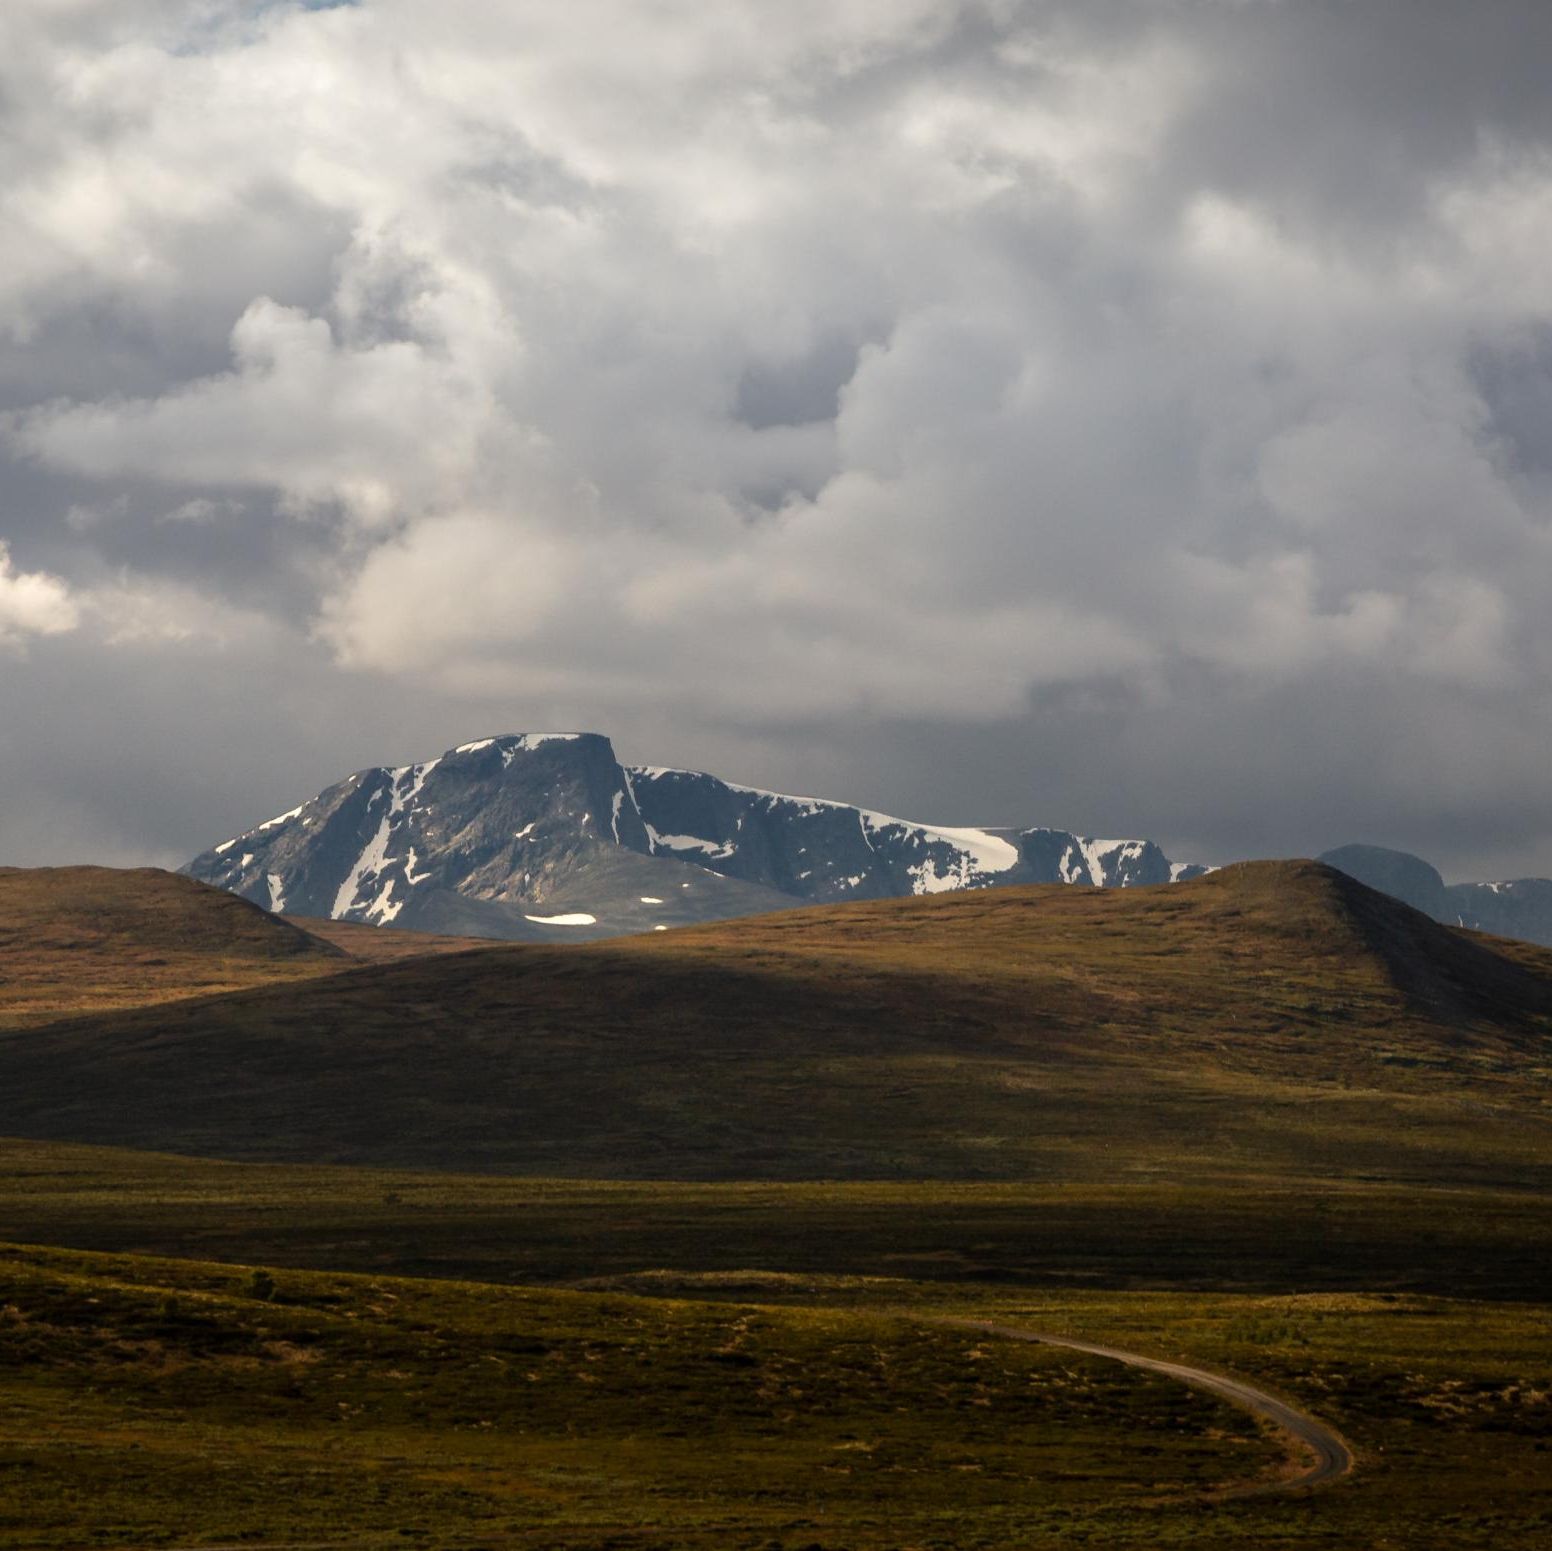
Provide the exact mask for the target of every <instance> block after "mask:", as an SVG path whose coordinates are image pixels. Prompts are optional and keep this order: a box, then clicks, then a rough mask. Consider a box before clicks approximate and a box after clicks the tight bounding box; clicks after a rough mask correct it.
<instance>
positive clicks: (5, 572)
mask: <svg viewBox="0 0 1552 1551" xmlns="http://www.w3.org/2000/svg"><path fill="white" fill-rule="evenodd" d="M80 618H81V615H80V610H79V609H78V608H77V606H76V603H75V600H74V599H73V598H72V597H71V596H70V590H69V588H68V587H66V586H65V584H64V583H63V582H62V581H60V580H59V578H58V577H56V576H48V575H46V574H45V573H44V572H42V571H18V570H17V569H16V567H15V565H14V564H13V563H12V561H11V552H10V550H9V548H8V547H7V546H6V545H5V544H3V543H0V647H11V648H15V647H18V646H20V645H21V644H22V642H24V641H25V640H26V639H27V638H28V637H29V636H41V635H62V634H64V633H65V632H66V631H69V630H74V629H75V627H76V626H77V625H78V624H79V623H80Z"/></svg>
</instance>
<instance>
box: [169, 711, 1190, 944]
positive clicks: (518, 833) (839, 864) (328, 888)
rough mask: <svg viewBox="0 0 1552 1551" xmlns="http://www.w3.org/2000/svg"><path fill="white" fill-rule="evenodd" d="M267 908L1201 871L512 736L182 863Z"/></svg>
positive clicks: (654, 899) (713, 894)
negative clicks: (935, 821) (914, 818)
mask: <svg viewBox="0 0 1552 1551" xmlns="http://www.w3.org/2000/svg"><path fill="white" fill-rule="evenodd" d="M184 870H185V871H186V872H188V873H189V874H190V875H191V876H193V877H196V878H199V879H201V880H202V881H205V882H208V883H212V884H215V885H217V886H218V887H222V888H226V889H229V890H231V891H232V892H234V893H237V894H240V895H242V896H243V897H245V898H247V899H251V900H253V901H254V902H255V903H257V904H260V905H262V906H264V907H265V908H266V909H270V910H274V911H276V912H277V913H278V912H285V913H289V914H301V915H308V916H320V917H329V918H332V919H336V920H347V921H363V922H368V923H372V924H376V925H396V926H407V927H415V928H417V929H420V930H433V931H454V932H470V933H476V934H481V935H486V936H491V937H499V938H507V939H514V940H520V941H521V940H527V941H544V940H553V939H555V938H556V937H558V936H559V937H563V938H572V939H575V938H587V937H601V936H617V935H624V934H629V933H634V932H641V931H648V930H653V929H665V930H666V929H668V928H670V927H674V926H682V925H688V924H693V923H695V922H699V921H708V920H724V919H727V918H729V917H733V916H742V915H752V914H761V913H764V912H767V911H771V910H786V909H792V908H795V907H797V906H801V905H805V904H819V903H834V902H837V901H840V900H847V899H880V898H893V897H898V896H902V895H911V894H930V893H938V892H943V891H947V890H959V889H965V888H982V887H989V886H992V885H994V884H998V885H1000V884H1010V883H1041V882H1051V883H1056V882H1060V883H1086V884H1090V885H1093V886H1098V887H1127V886H1131V885H1135V884H1145V883H1163V882H1170V881H1175V880H1178V879H1180V878H1185V877H1192V876H1197V875H1199V874H1200V873H1202V872H1204V871H1206V870H1207V869H1205V868H1201V867H1198V866H1194V865H1191V864H1181V863H1175V862H1171V861H1170V859H1169V858H1168V857H1167V856H1165V854H1164V853H1163V851H1162V850H1160V849H1159V847H1158V846H1157V845H1155V844H1154V843H1153V842H1152V841H1148V840H1132V839H1125V840H1099V839H1094V838H1092V837H1087V836H1081V835H1077V834H1073V833H1071V832H1069V831H1066V830H1055V829H1047V828H1038V827H1034V828H1027V829H1018V828H988V829H975V828H963V827H951V826H940V825H933V824H923V823H917V822H914V821H911V820H906V819H898V818H895V817H894V816H892V815H889V814H884V813H880V812H877V811H875V810H872V809H867V808H861V807H858V806H855V805H852V804H848V803H842V802H837V801H834V800H832V799H828V798H818V797H798V796H792V795H789V794H786V793H781V792H771V791H766V790H763V789H761V788H758V787H752V786H744V785H740V784H738V783H734V782H729V781H724V780H722V779H721V778H719V777H716V776H712V775H709V774H707V773H705V772H701V771H693V770H683V769H678V768H674V767H670V766H652V765H622V764H621V763H620V762H619V761H618V759H617V758H616V757H615V753H614V749H613V746H612V744H611V743H610V742H609V740H608V739H607V738H606V737H604V736H603V735H601V734H598V733H555V732H547V733H512V734H503V735H497V736H492V737H486V738H479V739H475V740H473V741H471V742H468V743H463V744H459V745H458V746H457V747H456V748H453V749H449V750H448V751H447V752H446V753H444V754H442V755H440V756H438V757H437V758H435V759H431V760H426V761H423V762H420V763H416V764H410V765H401V766H376V767H370V768H368V769H365V770H360V771H356V772H355V773H353V774H352V775H350V776H348V777H346V778H345V779H344V780H343V781H340V782H337V783H336V784H335V785H333V786H331V787H328V788H325V790H324V791H322V792H320V793H319V794H318V795H317V796H316V797H313V798H310V799H309V800H308V801H306V802H304V803H302V804H300V805H299V806H297V807H296V808H293V809H291V810H290V811H289V812H287V813H283V814H280V815H278V816H276V817H275V818H272V819H268V820H266V821H265V822H264V823H262V824H260V825H257V826H255V827H254V828H253V829H250V830H248V831H245V832H244V833H243V834H241V835H238V836H234V837H233V838H231V839H229V840H226V841H223V842H222V843H221V844H220V845H218V846H215V847H213V848H212V849H210V850H208V851H206V852H204V853H202V854H201V855H200V856H198V857H196V858H194V860H193V861H191V862H190V863H188V865H187V866H186V868H185V869H184Z"/></svg>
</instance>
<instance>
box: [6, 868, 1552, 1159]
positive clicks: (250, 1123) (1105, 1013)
mask: <svg viewBox="0 0 1552 1551" xmlns="http://www.w3.org/2000/svg"><path fill="white" fill-rule="evenodd" d="M1549 1077H1552V954H1548V953H1546V952H1545V951H1543V950H1539V949H1534V948H1530V947H1528V946H1526V945H1523V944H1505V943H1501V942H1497V941H1495V940H1492V939H1487V938H1482V937H1478V936H1475V935H1473V934H1469V933H1462V932H1459V931H1455V930H1452V929H1449V928H1446V927H1443V926H1440V925H1439V924H1438V923H1436V922H1434V921H1432V920H1430V919H1429V918H1427V917H1426V916H1424V915H1422V914H1421V913H1419V912H1417V911H1414V910H1412V909H1410V908H1409V907H1407V906H1404V905H1401V904H1399V903H1397V902H1396V901H1394V900H1391V899H1389V898H1387V897H1386V896H1383V895H1380V894H1377V893H1375V892H1374V891H1372V890H1370V889H1367V888H1366V887H1364V886H1363V885H1361V884H1359V883H1357V882H1355V881H1354V880H1352V879H1350V878H1348V877H1346V876H1345V875H1343V874H1341V873H1339V872H1336V871H1334V870H1332V869H1329V868H1326V867H1323V866H1320V865H1318V864H1315V863H1303V862H1295V863H1247V864H1243V865H1240V866H1237V867H1233V868H1228V869H1225V870H1223V871H1222V872H1219V873H1215V874H1212V875H1210V876H1208V877H1205V878H1201V879H1197V880H1195V881H1192V882H1188V883H1182V884H1177V885H1171V886H1167V887H1161V888H1141V889H1133V890H1124V891H1121V890H1095V889H1077V888H1069V887H1046V888H1042V887H1030V888H1000V889H994V890H985V891H976V892H970V893H964V894H952V895H943V896H937V897H931V898H922V899H911V900H893V901H879V902H869V903H863V904H856V905H841V906H831V907H828V908H824V909H816V910H807V911H797V912H791V913H786V914H780V915H767V916H760V917H755V918H752V919H749V920H744V921H737V922H730V923H723V924H719V925H715V926H707V927H699V928H694V929H690V930H686V931H681V932H670V933H663V934H658V935H655V936H646V937H639V938H631V939H625V940H621V941H617V942H612V943H597V944H578V945H576V946H572V947H566V948H558V947H551V946H547V945H545V946H540V945H533V946H527V945H511V946H505V945H504V946H500V947H489V948H484V949H479V950H474V951H469V952H465V953H457V954H452V955H446V956H441V957H436V958H415V959H406V960H403V961H400V962H395V963H386V964H379V965H367V966H362V967H356V968H350V967H347V968H345V969H344V970H343V971H342V972H340V973H337V974H333V975H330V976H328V977H326V978H314V979H311V980H308V981H301V982H296V983H287V984H278V985H271V986H267V987H261V988H257V989H249V990H239V991H232V992H228V993H226V994H223V995H219V996H212V997H203V998H199V999H195V1000H191V1001H184V1002H180V1003H177V1004H171V1005H166V1006H159V1007H153V1008H147V1009H140V1010H131V1011H123V1012H115V1013H109V1014H103V1015H100V1016H96V1017H90V1018H75V1019H70V1020H67V1021H60V1022H56V1023H53V1024H52V1025H50V1026H49V1027H48V1028H47V1029H45V1030H41V1031H33V1032H31V1033H29V1034H27V1035H25V1036H21V1035H17V1036H12V1037H8V1038H5V1039H0V1132H5V1133H9V1134H14V1135H18V1136H25V1137H34V1138H52V1139H56V1140H70V1141H87V1142H99V1143H110V1144H115V1145H123V1146H134V1147H149V1148H160V1149H165V1150H172V1151H179V1152H188V1153H198V1154H202V1155H207V1156H211V1157H227V1158H242V1159H269V1160H277V1161H279V1160H293V1161H337V1162H350V1163H357V1164H366V1163H370V1164H374V1165H395V1166H398V1165H416V1166H429V1167H435V1168H465V1169H473V1170H484V1171H489V1172H509V1173H521V1174H547V1175H573V1176H584V1175H585V1176H594V1177H620V1178H652V1177H681V1178H691V1179H694V1178H705V1179H717V1178H721V1179H727V1178H762V1177H763V1178H834V1177H851V1178H878V1179H888V1178H900V1177H913V1178H936V1179H1043V1180H1060V1179H1069V1180H1096V1179H1110V1178H1114V1177H1117V1176H1124V1177H1134V1178H1147V1177H1153V1176H1159V1175H1161V1174H1168V1175H1171V1176H1175V1177H1180V1176H1184V1175H1189V1176H1190V1177H1193V1178H1199V1179H1218V1180H1231V1179H1234V1178H1239V1177H1246V1176H1250V1175H1259V1176H1316V1175H1318V1176H1325V1177H1337V1176H1343V1175H1348V1176H1355V1177H1356V1176H1370V1177H1384V1178H1388V1179H1396V1180H1408V1179H1418V1180H1422V1179H1427V1180H1432V1181H1436V1182H1437V1181H1440V1180H1455V1181H1459V1182H1462V1183H1503V1182H1511V1183H1518V1184H1531V1183H1537V1182H1540V1183H1546V1182H1549V1181H1552V1113H1549V1106H1548V1102H1547V1100H1548V1095H1549V1092H1552V1088H1549Z"/></svg>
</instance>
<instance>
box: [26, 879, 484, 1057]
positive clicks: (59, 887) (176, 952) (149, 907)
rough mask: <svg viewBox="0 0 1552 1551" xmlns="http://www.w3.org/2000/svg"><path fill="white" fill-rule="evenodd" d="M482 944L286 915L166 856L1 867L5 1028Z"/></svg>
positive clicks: (310, 975)
mask: <svg viewBox="0 0 1552 1551" xmlns="http://www.w3.org/2000/svg"><path fill="white" fill-rule="evenodd" d="M480 946H482V944H481V943H480V942H479V941H478V940H477V939H472V938H438V937H424V936H421V935H419V934H416V933H408V932H386V931H379V930H376V929H375V928H372V927H354V928H350V927H341V926H339V925H338V924H337V923H335V922H332V921H288V920H284V919H282V918H281V917H279V916H274V915H271V914H270V913H269V912H268V911H266V910H261V909H260V908H259V907H258V906H257V905H254V904H250V903H249V902H248V901H247V900H245V899H239V898H238V897H237V896H236V895H235V894H228V893H226V892H225V890H223V889H214V888H211V887H210V885H209V884H205V883H196V882H195V881H194V879H192V878H185V877H183V876H181V875H180V874H178V873H170V872H163V871H162V870H161V869H160V868H156V867H137V868H131V869H121V868H114V867H29V868H21V867H0V1029H17V1028H35V1027H38V1026H39V1025H41V1024H44V1023H49V1022H52V1021H54V1020H57V1019H59V1018H64V1017H70V1016H79V1015H81V1014H97V1013H102V1012H108V1011H114V1010H119V1009H123V1008H130V1007H146V1006H156V1005H160V1004H162V1003H165V1002H170V1001H179V1000H182V999H184V998H187V997H200V996H210V995H212V994H219V993H222V992H226V991H235V990H240V989H245V988H249V987H254V986H267V985H275V984H288V983H290V982H293V981H296V980H306V979H311V978H313V977H315V976H318V975H329V974H335V973H337V972H338V971H340V970H342V969H345V968H348V967H350V966H351V965H352V964H353V963H380V962H384V961H386V960H389V959H395V958H404V957H407V956H411V955H423V954H427V953H445V952H449V951H456V950H459V949H466V948H471V947H480Z"/></svg>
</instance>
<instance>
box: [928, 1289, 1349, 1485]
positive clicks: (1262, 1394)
mask: <svg viewBox="0 0 1552 1551" xmlns="http://www.w3.org/2000/svg"><path fill="white" fill-rule="evenodd" d="M937 1323H941V1324H945V1325H957V1326H959V1327H961V1328H962V1329H966V1330H983V1331H985V1332H986V1333H987V1334H988V1335H993V1336H1002V1337H1003V1338H1005V1339H1006V1340H1009V1341H1033V1342H1037V1343H1039V1344H1040V1345H1041V1346H1063V1347H1067V1348H1069V1349H1070V1350H1072V1351H1074V1352H1087V1353H1088V1354H1089V1355H1090V1356H1092V1357H1108V1358H1109V1359H1110V1360H1111V1361H1112V1362H1118V1363H1125V1364H1126V1366H1127V1367H1129V1368H1142V1369H1146V1370H1147V1372H1149V1373H1161V1374H1163V1375H1164V1376H1165V1377H1166V1378H1170V1379H1178V1380H1179V1381H1180V1382H1181V1383H1182V1384H1189V1385H1191V1387H1192V1388H1193V1389H1201V1390H1206V1391H1207V1392H1208V1393H1209V1394H1211V1395H1217V1396H1218V1397H1219V1398H1220V1399H1222V1400H1226V1401H1228V1403H1229V1404H1230V1405H1231V1406H1238V1407H1239V1409H1240V1410H1241V1411H1248V1412H1249V1413H1250V1414H1251V1415H1252V1416H1256V1417H1260V1418H1261V1419H1262V1420H1263V1421H1267V1422H1270V1423H1271V1424H1272V1425H1273V1426H1274V1427H1276V1428H1277V1429H1278V1430H1279V1431H1280V1432H1282V1433H1284V1434H1286V1435H1287V1436H1288V1438H1289V1439H1290V1440H1291V1442H1292V1443H1293V1444H1294V1449H1293V1451H1292V1456H1291V1457H1292V1458H1293V1460H1294V1462H1295V1465H1296V1468H1297V1473H1296V1474H1293V1475H1288V1476H1284V1477H1282V1478H1280V1479H1279V1480H1276V1481H1257V1482H1252V1483H1250V1484H1249V1485H1246V1486H1237V1487H1229V1488H1227V1489H1226V1490H1224V1491H1221V1492H1217V1493H1215V1494H1214V1495H1215V1496H1218V1497H1252V1496H1258V1495H1260V1494H1262V1493H1272V1492H1299V1491H1306V1490H1308V1489H1309V1488H1310V1487H1314V1486H1325V1485H1327V1484H1328V1483H1330V1482H1332V1481H1339V1480H1341V1479H1342V1477H1343V1476H1346V1475H1351V1474H1352V1470H1353V1451H1352V1450H1351V1449H1350V1448H1348V1446H1347V1445H1346V1444H1345V1443H1344V1442H1343V1441H1342V1439H1341V1438H1340V1437H1339V1436H1338V1435H1337V1433H1336V1432H1334V1431H1333V1430H1332V1429H1331V1428H1329V1427H1327V1426H1326V1424H1325V1423H1324V1422H1322V1421H1319V1420H1318V1419H1317V1418H1315V1417H1313V1416H1309V1415H1306V1414H1305V1413H1304V1412H1303V1411H1296V1410H1294V1408H1293V1407H1292V1406H1290V1405H1288V1404H1287V1402H1286V1401H1282V1400H1279V1399H1278V1398H1277V1397H1276V1396H1275V1395H1269V1394H1267V1392H1266V1391H1265V1390H1261V1389H1257V1388H1256V1387H1255V1386H1254V1385H1252V1384H1246V1383H1244V1382H1243V1381H1242V1380H1240V1379H1231V1378H1228V1377H1226V1376H1225V1375H1223V1374H1221V1373H1212V1372H1210V1371H1209V1370H1207V1369H1206V1368H1191V1367H1188V1366H1187V1365H1186V1364H1185V1363H1172V1362H1165V1361H1163V1360H1162V1359H1161V1358H1157V1357H1144V1356H1142V1355H1141V1354H1140V1353H1137V1352H1123V1351H1121V1350H1120V1349H1119V1348H1118V1347H1114V1346H1098V1345H1096V1344H1095V1343H1094V1342H1092V1341H1075V1340H1072V1339H1071V1338H1069V1337H1067V1336H1050V1335H1043V1334H1042V1333H1041V1332H1039V1331H1037V1330H1023V1329H1021V1328H1020V1327H1019V1326H1017V1325H998V1324H995V1323H994V1322H992V1321H990V1320H979V1319H946V1320H941V1321H938V1322H937Z"/></svg>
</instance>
